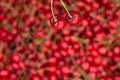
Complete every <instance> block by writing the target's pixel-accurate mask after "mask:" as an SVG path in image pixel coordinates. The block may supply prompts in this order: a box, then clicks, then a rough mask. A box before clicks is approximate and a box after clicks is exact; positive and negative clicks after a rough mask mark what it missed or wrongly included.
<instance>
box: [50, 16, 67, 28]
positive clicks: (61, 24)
mask: <svg viewBox="0 0 120 80" xmlns="http://www.w3.org/2000/svg"><path fill="white" fill-rule="evenodd" d="M56 18H57V21H56V22H55V21H54V19H53V18H51V21H50V23H51V25H52V27H53V28H54V29H55V30H61V29H63V28H64V27H65V26H66V20H65V19H64V18H63V17H62V16H56Z"/></svg>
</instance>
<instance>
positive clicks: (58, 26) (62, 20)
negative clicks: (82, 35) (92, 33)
mask: <svg viewBox="0 0 120 80" xmlns="http://www.w3.org/2000/svg"><path fill="white" fill-rule="evenodd" d="M70 14H71V17H70V16H68V15H67V14H65V15H64V17H63V16H60V15H57V16H56V18H57V20H56V21H55V20H54V18H53V17H52V18H51V21H50V22H51V25H52V27H53V28H54V29H55V30H62V29H63V28H64V27H65V26H66V25H67V23H69V24H70V25H76V24H78V23H79V22H80V15H79V13H78V12H76V11H70Z"/></svg>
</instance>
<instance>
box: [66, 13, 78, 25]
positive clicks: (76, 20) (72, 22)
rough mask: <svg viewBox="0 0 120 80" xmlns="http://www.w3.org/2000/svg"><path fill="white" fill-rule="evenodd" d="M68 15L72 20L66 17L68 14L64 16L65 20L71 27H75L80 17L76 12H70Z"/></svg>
mask: <svg viewBox="0 0 120 80" xmlns="http://www.w3.org/2000/svg"><path fill="white" fill-rule="evenodd" d="M70 14H71V16H72V18H70V17H69V16H68V14H66V15H65V18H66V20H67V21H68V22H69V23H70V24H71V25H76V24H78V23H79V22H80V15H79V13H78V12H76V11H70Z"/></svg>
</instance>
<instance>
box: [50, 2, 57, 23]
mask: <svg viewBox="0 0 120 80" xmlns="http://www.w3.org/2000/svg"><path fill="white" fill-rule="evenodd" d="M50 8H51V12H52V16H53V19H54V21H55V22H57V18H56V17H55V14H54V10H53V0H51V7H50Z"/></svg>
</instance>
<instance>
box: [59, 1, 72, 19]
mask: <svg viewBox="0 0 120 80" xmlns="http://www.w3.org/2000/svg"><path fill="white" fill-rule="evenodd" d="M60 2H61V4H62V5H63V7H64V9H65V10H66V12H67V14H68V16H69V18H72V15H71V14H70V12H69V11H68V9H67V7H66V5H65V3H64V2H63V0H60Z"/></svg>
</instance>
